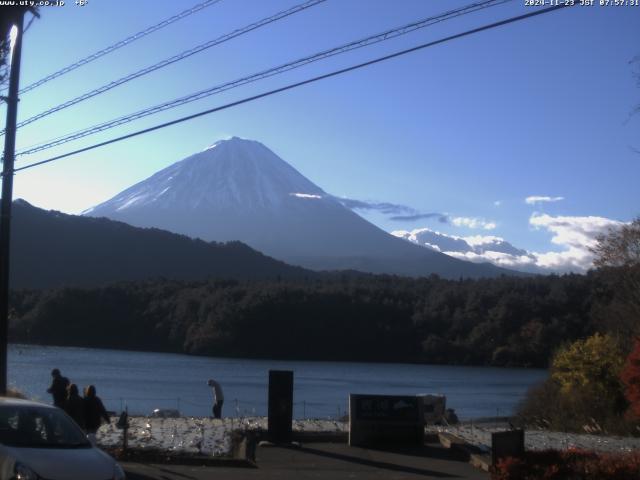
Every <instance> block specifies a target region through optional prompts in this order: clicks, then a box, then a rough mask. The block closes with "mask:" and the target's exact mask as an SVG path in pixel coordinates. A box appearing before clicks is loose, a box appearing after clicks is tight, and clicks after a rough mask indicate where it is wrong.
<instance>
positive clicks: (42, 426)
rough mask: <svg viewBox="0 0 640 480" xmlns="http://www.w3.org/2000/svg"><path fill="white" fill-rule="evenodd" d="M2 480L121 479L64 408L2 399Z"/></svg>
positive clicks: (120, 473) (115, 467)
mask: <svg viewBox="0 0 640 480" xmlns="http://www.w3.org/2000/svg"><path fill="white" fill-rule="evenodd" d="M0 480H125V474H124V471H123V470H122V468H121V467H120V465H118V464H117V463H116V461H115V460H114V459H113V458H111V457H110V456H109V455H107V454H106V453H105V452H103V451H102V450H100V449H98V448H96V447H94V446H93V445H91V443H90V442H89V441H88V440H87V437H86V435H85V434H84V432H83V431H82V429H81V428H80V427H79V426H78V425H77V424H76V423H75V422H74V421H73V420H72V419H71V418H70V417H69V416H68V415H67V414H66V413H64V412H63V411H62V410H60V409H59V408H56V407H53V406H51V405H45V404H42V403H38V402H32V401H29V400H19V399H16V398H5V397H0Z"/></svg>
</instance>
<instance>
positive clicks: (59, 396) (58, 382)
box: [47, 368, 69, 408]
mask: <svg viewBox="0 0 640 480" xmlns="http://www.w3.org/2000/svg"><path fill="white" fill-rule="evenodd" d="M51 376H52V377H53V380H52V381H51V386H50V387H49V388H48V389H47V393H50V394H51V396H52V397H53V404H54V405H55V406H56V407H58V408H64V404H65V401H66V400H67V387H68V386H69V379H68V378H67V377H63V376H62V375H61V374H60V370H58V369H57V368H54V369H53V370H51Z"/></svg>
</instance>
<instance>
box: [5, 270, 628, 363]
mask: <svg viewBox="0 0 640 480" xmlns="http://www.w3.org/2000/svg"><path fill="white" fill-rule="evenodd" d="M615 271H616V270H615V269H613V270H611V269H609V270H603V271H601V272H597V271H595V272H590V273H589V274H587V275H566V276H546V277H543V276H540V277H529V278H517V277H501V278H496V279H483V280H460V281H451V280H442V279H440V278H438V277H436V276H432V277H430V278H423V279H408V278H399V277H393V276H350V275H342V276H340V275H336V276H332V277H327V278H319V279H308V280H289V281H271V282H259V281H247V282H239V281H220V280H215V281H214V280H211V281H198V282H181V281H172V280H153V281H144V282H129V283H119V284H113V285H111V286H107V287H102V288H92V289H80V288H59V289H52V290H46V291H32V290H31V291H27V290H23V291H17V292H14V293H13V294H12V299H11V300H12V306H13V308H12V319H11V327H10V328H11V339H12V341H14V342H29V343H42V344H55V345H82V346H93V347H109V348H120V349H139V350H156V351H172V352H185V353H190V354H197V355H212V356H238V357H260V358H279V359H318V360H363V361H398V362H428V363H445V364H468V365H497V366H536V367H545V366H547V364H548V361H549V359H550V358H551V356H552V354H553V352H554V351H555V350H556V349H557V348H558V347H559V346H561V345H563V344H565V343H567V342H570V341H573V340H575V339H578V338H583V337H586V336H588V335H591V334H592V333H594V332H596V331H609V330H615V329H616V328H618V327H619V326H618V325H616V324H615V321H613V324H612V319H615V317H611V316H609V315H608V312H610V311H612V309H613V310H614V309H615V308H614V307H615V305H616V302H617V295H618V293H617V292H619V291H620V289H619V288H618V286H617V285H616V278H618V276H617V275H616V274H615ZM620 278H622V277H621V276H620Z"/></svg>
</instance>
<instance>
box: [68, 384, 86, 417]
mask: <svg viewBox="0 0 640 480" xmlns="http://www.w3.org/2000/svg"><path fill="white" fill-rule="evenodd" d="M64 411H65V412H67V415H69V416H70V417H71V418H73V419H74V420H75V422H76V423H77V424H78V425H80V427H82V428H84V400H83V399H82V398H81V397H80V393H79V392H78V386H77V385H76V384H75V383H72V384H71V385H69V386H68V387H67V400H66V402H65V404H64Z"/></svg>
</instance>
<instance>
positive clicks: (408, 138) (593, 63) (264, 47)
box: [0, 0, 640, 270]
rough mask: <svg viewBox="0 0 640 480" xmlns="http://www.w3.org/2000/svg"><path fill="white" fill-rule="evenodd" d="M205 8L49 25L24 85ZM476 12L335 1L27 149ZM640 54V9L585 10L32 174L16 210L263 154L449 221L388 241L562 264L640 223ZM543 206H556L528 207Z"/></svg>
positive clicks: (107, 103)
mask: <svg viewBox="0 0 640 480" xmlns="http://www.w3.org/2000/svg"><path fill="white" fill-rule="evenodd" d="M196 3H198V2H197V1H191V0H189V1H186V0H185V1H182V2H175V1H169V0H136V1H130V0H129V1H124V0H122V1H121V0H109V1H105V0H89V2H88V3H87V5H85V6H84V7H77V6H75V5H74V2H73V1H71V0H67V5H65V6H64V7H57V8H55V7H48V8H47V7H45V8H43V10H42V12H41V13H42V17H41V18H40V19H38V20H35V21H34V22H33V24H32V25H31V27H30V28H29V30H28V31H27V33H26V35H25V38H24V51H23V70H22V78H21V85H22V86H26V85H28V84H30V83H32V82H34V81H36V80H38V79H40V78H41V77H43V76H45V75H47V74H49V73H51V72H53V71H55V70H57V69H59V68H61V67H64V66H66V65H68V64H70V63H72V62H74V61H75V60H77V59H79V58H82V57H84V56H86V55H88V54H91V53H93V52H95V51H96V50H99V49H102V48H104V47H106V46H108V45H110V44H112V43H114V42H116V41H118V40H120V39H122V38H125V37H127V36H128V35H130V34H132V33H134V32H137V31H139V30H142V29H144V28H146V27H148V26H150V25H152V24H154V23H157V22H158V21H160V20H163V19H165V18H167V17H169V16H171V15H174V14H176V13H178V12H180V11H182V10H183V9H185V8H188V7H189V6H191V5H194V4H196ZM296 3H301V2H296V1H295V0H294V1H290V0H286V1H285V0H269V1H260V0H222V1H220V2H219V3H218V4H216V5H213V6H211V7H208V8H206V9H204V10H203V11H201V12H199V13H197V14H194V15H192V16H190V17H188V18H186V19H183V20H181V21H179V22H176V23H174V24H173V25H171V26H169V27H167V28H165V29H163V30H161V31H159V32H157V33H155V34H152V35H149V36H148V37H145V38H144V39H142V40H140V41H137V42H135V43H133V44H131V45H129V46H127V47H124V48H122V49H120V50H118V51H117V52H116V53H113V54H110V55H108V56H105V57H104V58H102V59H100V60H98V61H96V62H93V63H91V64H89V65H86V66H84V67H82V68H80V69H78V70H76V71H75V72H73V73H70V74H68V75H65V76H63V77H60V78H58V79H56V80H53V81H51V82H49V83H48V84H46V85H44V86H42V87H40V88H38V89H36V90H34V91H32V92H28V93H26V94H24V96H23V97H22V99H21V102H20V110H19V119H25V118H27V117H30V116H31V115H34V114H36V113H39V112H40V111H42V110H45V109H47V108H49V107H51V106H54V105H56V104H58V103H61V102H64V101H66V100H68V99H71V98H73V97H76V96H78V95H80V94H82V93H85V92H86V91H89V90H91V89H92V88H95V87H97V86H100V85H103V84H105V83H108V82H109V81H112V80H114V79H116V78H119V77H121V76H124V75H126V74H128V73H131V72H132V71H134V70H137V69H139V68H142V67H144V66H147V65H150V64H152V63H155V62H157V61H160V60H162V59H164V58H166V57H168V56H171V55H173V54H176V53H179V52H181V51H182V50H185V49H187V48H190V47H192V46H194V45H196V44H199V43H202V42H205V41H207V40H209V39H212V38H215V37H217V36H220V35H223V34H225V33H228V32H230V31H232V30H234V29H236V28H241V27H243V26H245V25H247V24H249V23H252V22H254V21H256V20H259V19H261V18H263V17H266V16H269V15H272V14H274V13H276V12H278V11H281V10H284V9H286V8H289V7H291V6H293V5H295V4H296ZM468 3H471V2H470V0H467V1H464V2H460V1H454V0H430V1H426V0H421V1H419V0H415V1H410V0H399V1H393V2H391V1H381V0H369V1H364V0H346V1H342V0H328V1H326V2H324V3H322V4H319V5H317V6H315V7H313V8H310V9H308V10H306V11H304V12H301V13H298V14H296V15H293V16H291V17H289V18H287V19H284V20H281V21H279V22H276V23H274V24H271V25H268V26H265V27H263V28H261V29H259V30H257V31H254V32H251V33H248V34H246V35H244V36H242V37H240V38H236V39H233V40H231V41H229V42H227V43H225V44H223V45H220V46H217V47H214V48H212V49H210V50H207V51H205V52H203V53H199V54H197V55H194V56H193V57H191V58H189V59H187V60H185V61H182V62H179V63H177V64H174V65H172V66H169V67H167V68H164V69H162V70H159V71H157V72H154V73H152V74H150V75H148V76H146V77H143V78H140V79H137V80H134V81H132V82H130V83H128V84H126V85H123V86H120V87H117V88H115V89H113V90H111V91H110V92H108V93H106V94H104V95H101V96H99V97H96V98H94V99H91V100H89V101H87V102H84V103H81V104H79V105H76V106H74V107H71V108H69V109H66V110H64V111H62V112H59V113H56V114H54V115H51V116H49V117H47V118H45V119H42V120H40V121H38V122H35V123H33V124H31V125H28V126H26V127H24V128H22V129H20V130H19V132H18V149H21V148H23V147H26V146H29V145H31V144H33V143H36V142H39V141H42V140H47V139H49V138H52V137H56V136H58V135H62V134H64V133H68V132H72V131H75V130H78V129H80V128H83V127H85V126H90V125H93V124H95V123H99V122H101V121H105V120H109V119H112V118H114V117H117V116H120V115H123V114H126V113H130V112H133V111H136V110H139V109H141V108H145V107H147V106H151V105H155V104H157V103H160V102H162V101H165V100H168V99H173V98H176V97H179V96H182V95H185V94H187V93H191V92H194V91H197V90H200V89H203V88H206V87H209V86H212V85H217V84H220V83H224V82H226V81H229V80H233V79H235V78H237V77H241V76H243V75H246V74H250V73H253V72H256V71H259V70H262V69H265V68H268V67H271V66H273V65H276V64H280V63H284V62H287V61H290V60H293V59H297V58H299V57H302V56H305V55H308V54H312V53H315V52H317V51H320V50H323V49H326V48H330V47H333V46H337V45H340V44H342V43H346V42H348V41H352V40H356V39H359V38H361V37H364V36H367V35H370V34H373V33H377V32H380V31H383V30H386V29H388V28H392V27H395V26H399V25H402V24H405V23H409V22H412V21H415V20H417V19H420V18H424V17H428V16H430V15H434V14H438V13H441V12H444V11H446V10H450V9H452V8H455V7H459V6H463V5H466V4H468ZM533 8H534V7H526V6H524V1H522V0H515V1H512V2H509V3H507V4H505V5H501V6H496V7H493V8H489V9H486V10H484V11H482V12H478V13H474V14H470V15H467V16H464V17H461V18H457V19H454V20H450V21H447V22H443V23H441V24H438V25H436V26H433V27H429V28H426V29H423V30H419V31H417V32H414V33H411V34H408V35H406V36H404V37H400V38H397V39H393V40H390V41H388V42H383V43H382V44H378V45H375V46H372V47H368V48H364V49H361V50H358V51H355V52H350V53H347V54H345V55H341V56H338V57H335V58H332V59H330V60H325V61H322V62H318V63H316V64H313V65H309V66H306V67H303V68H300V69H298V70H295V71H293V72H288V73H286V74H283V75H278V76H276V77H273V78H271V79H268V80H265V81H261V82H258V83H255V84H252V85H249V86H245V87H241V88H238V89H235V90H231V91H229V92H225V93H223V94H220V95H215V96H212V97H209V98H208V99H205V100H201V101H198V102H194V103H192V104H189V105H186V106H183V107H180V108H177V109H173V110H170V111H167V112H164V113H162V114H159V115H154V116H152V117H148V118H147V119H144V120H140V121H137V122H134V123H131V124H129V125H126V126H122V127H118V128H116V129H112V130H109V131H107V132H103V133H102V134H99V135H96V136H92V137H87V138H85V139H83V140H80V141H77V142H74V143H69V144H66V145H64V146H61V147H57V148H54V149H51V150H48V151H46V152H42V153H39V154H35V155H31V156H29V157H22V158H21V159H19V161H18V163H17V166H20V165H24V164H26V163H28V162H31V161H37V160H41V159H44V158H48V157H50V156H52V155H54V154H58V153H64V152H66V151H68V150H70V149H73V148H79V147H82V146H85V145H89V144H92V143H95V142H97V141H101V140H105V139H108V138H111V137H113V136H116V135H118V134H124V133H127V132H129V131H132V130H134V129H136V130H137V129H139V128H144V127H146V126H150V125H154V124H156V123H160V122H162V121H166V120H171V119H173V118H176V117H178V116H182V115H186V114H189V113H193V112H196V111H200V110H204V109H207V108H211V107H214V106H217V105H222V104H224V103H227V102H229V101H233V100H236V99H239V98H243V97H246V96H250V95H252V94H255V93H258V92H262V91H265V90H268V89H271V88H276V87H278V86H281V85H284V84H286V83H290V82H294V81H299V80H301V79H304V78H308V77H311V76H314V75H318V74H321V73H325V72H328V71H331V70H334V69H337V68H340V67H344V66H347V65H351V64H353V63H358V62H361V61H365V60H368V59H371V58H375V57H378V56H380V55H384V54H387V53H390V52H393V51H396V50H400V49H403V48H407V47H410V46H413V45H417V44H419V43H424V42H427V41H431V40H435V39H438V38H441V37H444V36H447V35H451V34H453V33H457V32H460V31H462V30H466V29H469V28H473V27H476V26H479V25H482V24H484V23H489V22H492V21H496V20H498V19H503V18H507V17H509V16H512V15H517V14H522V13H526V12H530V11H533ZM638 55H640V7H631V6H622V7H614V6H609V7H604V6H603V7H600V6H593V7H582V6H577V7H574V8H570V9H564V10H561V11H558V12H553V13H550V14H547V15H543V16H539V17H535V18H533V19H530V20H526V21H524V22H520V23H516V24H512V25H508V26H505V27H501V28H498V29H494V30H491V31H488V32H483V33H479V34H477V35H473V36H470V37H466V38H463V39H459V40H455V41H452V42H449V43H446V44H443V45H439V46H436V47H433V48H429V49H426V50H422V51H419V52H417V53H413V54H410V55H407V56H404V57H402V58H397V59H394V60H391V61H388V62H385V63H383V64H378V65H375V66H372V67H368V68H365V69H362V70H359V71H356V72H351V73H348V74H346V75H343V76H340V77H335V78H332V79H329V80H326V81H323V82H320V83H316V84H313V85H308V86H305V87H302V88H300V89H297V90H294V91H289V92H286V93H283V94H280V95H276V96H272V97H270V98H267V99H262V100H259V101H256V102H252V103H250V104H246V105H243V106H240V107H238V108H234V109H230V110H226V111H224V112H220V113H218V114H214V115H211V116H207V117H203V118H200V119H197V120H194V121H191V122H187V123H184V124H181V125H178V126H174V127H171V128H167V129H164V130H162V131H159V132H155V133H151V134H149V135H145V136H142V137H137V138H136V139H132V140H128V141H125V142H122V143H120V144H116V145H112V146H109V147H105V148H101V149H98V150H94V151H91V152H87V153H84V154H81V155H78V156H75V157H72V158H68V159H64V160H61V161H59V162H56V163H54V164H50V165H47V166H43V167H38V168H34V169H32V170H28V171H24V172H20V173H18V174H17V175H16V178H15V191H14V197H15V198H18V197H22V198H25V199H27V200H28V201H30V202H32V203H33V204H35V205H37V206H40V207H43V208H49V209H57V210H61V211H65V212H69V213H78V212H80V211H82V210H84V209H86V208H88V207H90V206H92V205H95V204H97V203H99V202H102V201H104V200H106V199H108V198H110V197H111V196H113V195H115V194H116V193H118V192H119V191H121V190H123V189H125V188H126V187H128V186H130V185H131V184H133V183H135V182H137V181H140V180H142V179H144V178H146V177H148V176H149V175H151V174H152V173H154V172H155V171H157V170H159V169H161V168H164V167H166V166H168V165H170V164H171V163H173V162H175V161H177V160H179V159H181V158H183V157H185V156H187V155H189V154H191V153H194V152H196V151H199V150H201V149H202V148H204V147H206V146H208V145H210V144H212V143H213V142H215V141H216V140H218V139H220V138H224V137H228V136H232V135H237V136H240V137H244V138H250V139H255V140H259V141H261V142H262V143H264V144H265V145H267V146H268V147H269V148H271V149H272V150H273V151H274V152H275V153H277V154H278V155H280V156H281V157H282V158H283V159H284V160H286V161H287V162H289V163H291V164H292V165H293V166H294V167H295V168H297V169H298V170H299V171H300V172H301V173H303V174H304V175H305V176H307V177H308V178H309V179H310V180H312V181H313V182H315V183H316V184H318V185H319V186H320V187H322V188H323V189H324V190H325V191H327V192H329V193H332V194H334V195H338V196H345V197H348V198H354V199H359V200H365V201H371V202H389V203H393V204H398V205H404V206H408V207H411V208H412V209H413V210H414V211H415V212H418V213H439V214H443V215H446V216H447V219H448V220H449V221H448V223H443V222H439V221H437V220H436V219H427V218H425V219H421V220H417V221H407V220H405V221H397V220H391V219H390V218H389V217H390V216H391V215H388V214H387V215H385V214H383V213H381V212H375V211H374V210H370V211H362V210H361V211H360V212H359V213H361V214H362V215H363V216H365V217H366V218H368V219H370V220H371V221H373V222H374V223H376V224H377V225H379V226H380V227H381V228H383V229H385V230H387V231H396V230H400V231H405V232H412V231H416V230H419V229H424V228H427V229H430V230H438V231H440V232H441V233H443V234H447V235H455V236H459V237H472V236H479V235H480V236H497V237H501V238H504V239H505V240H507V241H508V242H510V243H511V244H513V245H516V246H517V247H519V248H523V249H526V250H527V251H529V252H537V253H539V254H540V255H545V254H548V253H554V252H555V253H556V254H563V252H564V253H567V252H568V251H569V250H571V248H574V247H576V245H577V243H579V242H580V241H582V242H583V243H585V242H586V243H588V238H591V237H590V236H592V234H594V233H597V232H598V231H601V230H602V229H603V228H605V227H606V226H609V225H615V223H614V221H629V220H631V219H632V218H633V217H634V216H636V215H638V214H640V189H639V188H638V187H637V184H638V179H640V153H637V152H636V151H634V147H636V148H637V149H638V150H640V135H639V133H640V115H636V116H631V115H630V114H631V111H632V109H633V108H634V107H635V106H636V105H637V104H638V103H640V88H638V86H637V85H636V79H635V78H634V76H633V72H634V64H630V61H631V60H632V59H633V58H634V57H636V56H638ZM635 70H636V71H638V70H640V62H638V63H637V64H635ZM0 113H1V114H2V115H3V116H4V114H5V111H4V108H3V109H2V111H1V112H0ZM532 196H538V197H549V199H550V200H555V201H537V202H533V203H531V202H530V203H526V202H525V199H526V198H527V197H532ZM596 217H597V219H596ZM456 219H457V220H456ZM608 221H609V222H610V223H607V222H608ZM576 235H577V237H576ZM580 235H583V237H580ZM572 242H573V243H572ZM574 253H575V252H574ZM583 253H584V252H583ZM576 255H578V256H580V252H578V253H576ZM540 258H542V257H540ZM574 260H575V259H574ZM586 260H588V258H586V257H584V258H582V259H581V260H580V259H579V260H575V261H573V260H571V261H570V262H569V263H570V264H575V262H578V263H579V262H581V261H582V262H584V261H586ZM558 261H561V260H558ZM572 262H573V263H572ZM559 269H560V270H562V269H561V268H559Z"/></svg>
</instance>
